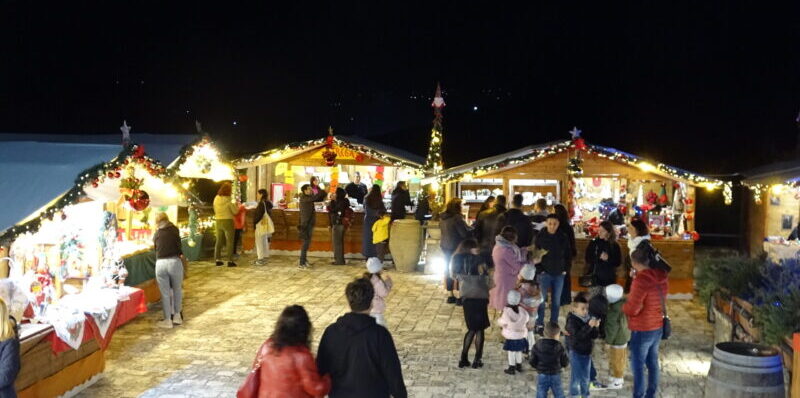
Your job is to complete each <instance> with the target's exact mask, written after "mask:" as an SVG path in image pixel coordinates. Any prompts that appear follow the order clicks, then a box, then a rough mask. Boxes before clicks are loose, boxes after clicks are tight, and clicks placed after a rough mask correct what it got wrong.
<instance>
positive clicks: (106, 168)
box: [0, 144, 193, 243]
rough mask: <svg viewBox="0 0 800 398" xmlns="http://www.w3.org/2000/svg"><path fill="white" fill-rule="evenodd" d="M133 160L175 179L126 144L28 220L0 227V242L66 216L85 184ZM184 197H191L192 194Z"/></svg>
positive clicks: (171, 172)
mask: <svg viewBox="0 0 800 398" xmlns="http://www.w3.org/2000/svg"><path fill="white" fill-rule="evenodd" d="M134 163H135V164H137V165H139V166H141V167H142V168H144V170H145V171H146V172H147V173H148V174H150V175H151V176H153V177H156V178H159V179H162V180H164V181H165V182H168V183H173V182H175V181H177V180H178V177H177V175H176V174H175V171H174V170H167V168H166V167H164V166H163V165H161V163H160V162H159V161H158V160H156V159H153V158H150V157H149V156H147V155H146V154H145V152H144V147H143V146H141V145H139V144H131V145H128V146H126V147H124V148H123V149H122V151H120V153H119V154H118V155H117V156H116V157H115V158H114V159H112V160H111V161H108V162H105V163H100V164H97V165H95V166H92V167H90V168H88V169H86V170H84V171H82V172H80V173H79V174H78V176H77V178H75V181H74V184H73V186H72V188H70V189H69V190H68V191H67V192H66V193H64V194H63V195H62V196H61V197H59V198H58V199H56V200H55V202H54V203H53V204H51V205H50V206H48V207H47V208H45V209H44V210H42V211H41V212H40V213H39V214H38V215H36V216H35V217H32V218H31V219H29V220H28V221H26V222H23V223H20V224H17V225H15V226H13V227H11V228H8V229H6V230H5V231H3V232H2V234H0V243H8V242H10V241H12V240H14V239H15V238H16V237H17V236H18V235H19V234H24V233H27V232H31V233H32V232H35V231H37V230H38V229H39V227H40V226H41V223H42V222H43V221H45V220H52V219H53V218H54V217H56V216H59V217H61V218H62V219H66V217H67V216H66V214H65V213H63V212H62V210H63V209H64V208H65V207H67V206H69V205H72V204H75V203H78V201H79V200H81V199H82V198H84V197H85V196H86V192H85V191H84V188H85V187H87V186H91V187H97V186H98V185H99V184H101V183H103V182H104V181H105V180H106V179H117V178H122V172H121V170H122V169H123V168H125V167H128V166H129V165H131V164H134ZM187 199H188V200H190V201H191V200H193V198H191V197H189V198H187Z"/></svg>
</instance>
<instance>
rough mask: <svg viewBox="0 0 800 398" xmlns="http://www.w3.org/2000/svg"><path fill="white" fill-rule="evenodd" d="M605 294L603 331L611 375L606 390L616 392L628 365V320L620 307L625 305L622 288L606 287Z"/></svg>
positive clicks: (615, 286)
mask: <svg viewBox="0 0 800 398" xmlns="http://www.w3.org/2000/svg"><path fill="white" fill-rule="evenodd" d="M605 293H606V298H607V299H608V312H607V313H606V319H605V322H604V324H603V329H604V330H605V341H606V343H607V344H608V369H609V372H610V373H611V379H610V380H609V383H608V388H610V389H615V390H618V389H620V388H622V385H623V377H624V376H625V367H626V364H627V363H628V358H627V353H628V349H627V346H628V341H629V340H630V338H631V332H630V330H628V319H627V318H626V317H625V314H624V313H623V312H622V305H623V304H625V299H624V298H623V297H622V293H623V289H622V286H620V285H617V284H613V285H608V286H606V289H605Z"/></svg>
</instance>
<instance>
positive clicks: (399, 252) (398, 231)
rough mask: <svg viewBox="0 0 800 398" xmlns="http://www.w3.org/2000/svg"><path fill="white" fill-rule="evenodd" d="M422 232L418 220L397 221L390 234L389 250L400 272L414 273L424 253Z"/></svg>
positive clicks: (393, 224)
mask: <svg viewBox="0 0 800 398" xmlns="http://www.w3.org/2000/svg"><path fill="white" fill-rule="evenodd" d="M421 238H422V230H421V227H420V225H419V221H417V220H395V221H394V222H392V228H391V231H390V233H389V250H390V251H391V253H392V258H393V259H394V263H395V265H396V266H397V270H398V271H400V272H414V271H415V270H416V268H417V262H419V255H420V253H421V252H422V239H421Z"/></svg>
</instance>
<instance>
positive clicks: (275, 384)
mask: <svg viewBox="0 0 800 398" xmlns="http://www.w3.org/2000/svg"><path fill="white" fill-rule="evenodd" d="M259 362H260V363H261V369H259V372H260V373H261V375H260V376H261V383H260V385H259V390H258V397H259V398H272V397H275V398H277V397H287V398H311V397H324V396H325V395H326V394H328V392H329V391H330V389H331V378H330V376H329V375H324V376H321V375H320V374H319V372H318V371H317V363H316V362H315V361H314V356H313V355H311V351H309V350H308V347H305V346H289V347H283V349H281V350H280V351H275V349H274V348H273V347H272V340H267V341H265V342H264V344H263V345H262V346H261V349H259V350H258V355H257V356H256V359H255V361H254V362H253V367H255V366H256V364H258V363H259Z"/></svg>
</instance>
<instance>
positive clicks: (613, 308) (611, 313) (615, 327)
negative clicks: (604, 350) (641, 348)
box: [603, 299, 631, 346]
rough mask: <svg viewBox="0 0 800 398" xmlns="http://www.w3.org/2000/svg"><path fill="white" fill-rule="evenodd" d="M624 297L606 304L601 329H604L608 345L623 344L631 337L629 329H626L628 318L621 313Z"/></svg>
mask: <svg viewBox="0 0 800 398" xmlns="http://www.w3.org/2000/svg"><path fill="white" fill-rule="evenodd" d="M623 304H625V299H620V300H619V301H617V302H616V303H612V304H609V305H608V313H606V319H605V322H603V330H604V331H605V335H606V337H605V339H606V343H608V344H610V345H616V346H620V345H625V344H628V341H630V339H631V331H630V330H628V318H626V317H625V314H623V313H622V305H623Z"/></svg>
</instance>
